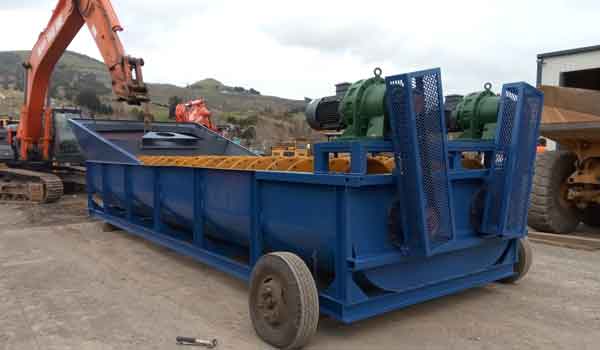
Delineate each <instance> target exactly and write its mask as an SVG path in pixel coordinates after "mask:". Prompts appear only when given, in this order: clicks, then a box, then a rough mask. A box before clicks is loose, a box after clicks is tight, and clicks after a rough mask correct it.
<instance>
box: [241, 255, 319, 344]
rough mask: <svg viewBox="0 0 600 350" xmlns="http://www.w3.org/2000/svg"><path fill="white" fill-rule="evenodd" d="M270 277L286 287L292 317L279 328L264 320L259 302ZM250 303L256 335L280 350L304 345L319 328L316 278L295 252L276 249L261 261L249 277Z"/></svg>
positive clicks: (287, 306) (287, 308) (287, 305)
mask: <svg viewBox="0 0 600 350" xmlns="http://www.w3.org/2000/svg"><path fill="white" fill-rule="evenodd" d="M267 276H273V277H275V278H278V279H280V280H281V282H283V283H282V285H283V286H284V287H285V288H286V289H285V294H284V295H285V296H286V301H288V302H286V303H285V307H286V311H287V313H288V315H291V317H289V318H288V319H287V320H285V321H284V322H283V323H282V324H281V325H279V326H277V327H273V326H271V325H269V324H268V323H267V322H266V321H264V319H263V318H262V317H261V314H260V311H259V310H258V305H257V304H258V293H259V290H260V285H261V283H262V281H263V279H264V278H266V277H267ZM248 305H249V308H250V318H251V320H252V325H253V327H254V330H255V331H256V334H257V335H258V336H259V337H260V338H261V339H263V340H264V341H265V342H266V343H268V344H270V345H272V346H274V347H277V348H279V349H286V350H287V349H299V348H302V347H303V346H304V345H306V344H307V343H308V342H309V341H310V339H311V338H312V336H313V335H314V334H315V332H316V330H317V324H318V323H319V293H318V292H317V287H316V284H315V280H314V279H313V277H312V275H311V273H310V270H309V269H308V267H307V266H306V264H305V263H304V261H302V259H300V257H298V256H297V255H295V254H293V253H289V252H275V253H270V254H266V255H263V256H262V257H261V258H260V259H259V260H258V262H257V263H256V265H255V266H254V269H253V270H252V275H251V276H250V294H249V297H248Z"/></svg>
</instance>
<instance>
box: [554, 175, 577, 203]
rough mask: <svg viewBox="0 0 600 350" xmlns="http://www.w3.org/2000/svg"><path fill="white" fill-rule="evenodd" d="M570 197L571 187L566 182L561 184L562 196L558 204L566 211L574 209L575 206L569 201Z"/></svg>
mask: <svg viewBox="0 0 600 350" xmlns="http://www.w3.org/2000/svg"><path fill="white" fill-rule="evenodd" d="M568 196H569V185H568V184H567V183H566V182H564V181H563V182H562V183H561V184H560V196H559V197H558V204H559V205H560V206H561V207H562V208H565V209H570V208H573V207H574V206H575V205H574V203H573V202H571V201H570V200H569V199H568Z"/></svg>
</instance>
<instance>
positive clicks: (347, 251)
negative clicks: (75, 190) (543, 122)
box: [87, 70, 540, 322]
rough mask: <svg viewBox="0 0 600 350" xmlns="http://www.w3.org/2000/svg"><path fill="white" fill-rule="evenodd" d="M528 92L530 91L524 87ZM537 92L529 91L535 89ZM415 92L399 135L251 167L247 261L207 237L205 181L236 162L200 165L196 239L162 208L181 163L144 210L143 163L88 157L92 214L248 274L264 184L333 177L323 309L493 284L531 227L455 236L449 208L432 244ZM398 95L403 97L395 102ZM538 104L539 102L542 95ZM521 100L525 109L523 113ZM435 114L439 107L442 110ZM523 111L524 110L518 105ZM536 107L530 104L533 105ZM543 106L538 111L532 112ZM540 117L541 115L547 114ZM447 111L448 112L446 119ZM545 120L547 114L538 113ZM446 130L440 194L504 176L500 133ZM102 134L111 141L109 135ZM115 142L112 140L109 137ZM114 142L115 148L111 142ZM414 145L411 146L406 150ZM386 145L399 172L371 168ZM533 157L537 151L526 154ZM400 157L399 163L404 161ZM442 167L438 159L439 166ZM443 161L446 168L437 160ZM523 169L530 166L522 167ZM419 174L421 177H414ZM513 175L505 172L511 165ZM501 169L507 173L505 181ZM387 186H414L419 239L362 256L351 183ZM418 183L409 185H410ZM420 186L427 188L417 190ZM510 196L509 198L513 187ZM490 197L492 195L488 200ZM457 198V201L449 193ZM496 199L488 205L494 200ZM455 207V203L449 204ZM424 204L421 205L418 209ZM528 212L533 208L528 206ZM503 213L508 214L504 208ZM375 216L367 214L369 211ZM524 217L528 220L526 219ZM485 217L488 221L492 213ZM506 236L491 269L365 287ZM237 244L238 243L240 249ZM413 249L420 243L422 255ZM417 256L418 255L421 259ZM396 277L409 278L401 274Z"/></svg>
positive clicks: (371, 306) (410, 211) (259, 251)
mask: <svg viewBox="0 0 600 350" xmlns="http://www.w3.org/2000/svg"><path fill="white" fill-rule="evenodd" d="M432 74H433V75H434V76H437V78H438V79H439V74H440V73H439V70H429V71H424V72H417V73H411V74H409V75H403V76H396V77H390V78H388V79H387V82H388V88H389V87H390V84H392V85H393V84H397V83H396V82H398V81H402V80H403V79H407V80H406V81H407V82H409V81H410V79H413V78H414V77H419V76H423V75H432ZM437 84H439V85H438V94H439V95H440V96H441V82H440V81H438V82H437ZM517 86H519V87H522V88H524V89H528V86H525V85H523V84H517ZM524 91H525V90H524ZM530 95H531V91H530ZM533 95H534V96H533V98H534V99H536V100H535V101H536V103H539V102H540V99H539V98H540V96H538V95H535V94H533ZM405 96H413V92H411V91H410V89H409V91H408V95H405ZM433 98H437V99H438V100H437V102H436V104H437V106H438V108H439V106H441V100H440V99H439V96H434V97H433ZM407 101H410V102H408V105H402V106H401V107H402V108H406V109H405V110H400V109H398V108H397V107H398V106H393V107H394V110H395V112H394V113H391V115H390V120H391V121H392V129H393V135H394V137H393V140H392V141H391V142H390V141H370V142H367V141H363V142H332V143H324V144H319V145H316V147H315V172H314V173H280V172H268V171H264V172H260V171H258V172H251V173H247V174H248V176H251V179H252V181H251V185H250V186H251V191H250V193H251V194H250V198H251V199H250V200H251V203H252V205H251V225H250V232H249V242H250V244H249V247H247V256H248V260H247V261H239V260H235V259H232V258H230V257H229V256H230V250H232V249H234V247H229V246H226V245H219V244H215V243H214V242H210V244H209V242H208V241H207V239H206V237H205V232H204V229H205V223H204V220H205V215H204V211H205V210H206V201H207V198H206V195H205V194H206V187H205V183H206V181H205V178H206V176H208V175H207V174H208V173H209V172H215V171H217V172H219V171H222V172H231V171H232V170H215V169H202V168H194V169H191V171H193V192H194V195H193V203H192V205H193V214H194V218H195V220H194V222H193V228H192V231H193V232H191V237H192V238H191V240H189V239H188V240H184V239H182V237H183V236H184V234H185V233H183V232H177V231H175V230H173V229H172V228H170V227H167V225H165V224H164V223H163V217H162V215H161V210H162V196H163V195H164V193H165V191H167V190H168V189H169V187H170V186H176V185H177V184H172V183H163V182H162V181H161V175H162V174H163V172H166V171H169V170H173V168H170V167H154V168H153V169H152V171H153V175H152V176H153V181H152V183H153V188H152V193H153V196H154V197H153V207H152V215H151V217H147V216H141V215H139V214H136V213H135V212H134V210H133V208H134V203H133V198H132V197H133V196H131V193H132V186H133V183H134V181H135V179H134V177H133V175H132V173H133V170H135V168H136V167H142V166H141V165H139V164H136V162H131V163H128V162H114V161H106V162H104V161H101V160H90V161H88V163H87V164H88V172H87V176H88V208H89V212H90V214H91V215H92V216H95V217H98V218H100V219H102V220H104V221H107V222H109V223H111V224H113V225H115V226H117V227H120V228H122V229H124V230H126V231H128V232H130V233H132V234H135V235H138V236H141V237H143V238H145V239H148V240H150V241H152V242H154V243H157V244H159V245H162V246H165V247H167V248H170V249H173V250H175V251H177V252H179V253H182V254H184V255H187V256H190V257H192V258H194V259H195V260H198V261H200V262H203V263H205V264H207V265H210V266H213V267H215V268H217V269H219V270H221V271H224V272H226V273H229V274H231V275H233V276H235V277H237V278H240V279H243V280H248V279H249V277H250V273H251V271H252V267H253V266H254V265H255V264H256V262H257V261H258V259H259V258H260V257H261V255H263V254H264V253H265V245H264V237H263V234H264V233H263V232H262V228H261V227H262V222H261V220H262V219H261V213H262V211H263V208H262V207H261V206H262V205H263V203H261V200H260V199H259V197H260V194H261V193H262V191H263V187H265V186H267V185H270V184H272V183H282V184H285V185H287V184H289V185H290V186H291V185H294V184H308V185H318V186H327V187H328V188H334V189H335V198H336V200H335V203H336V205H335V216H336V228H335V249H334V254H333V255H334V259H333V260H334V272H335V276H334V279H333V281H332V282H331V283H330V284H329V285H328V286H327V287H326V288H322V289H320V290H319V293H320V308H321V312H322V313H323V314H327V315H329V316H332V317H334V318H336V319H338V320H340V321H343V322H354V321H357V320H360V319H364V318H367V317H371V316H374V315H378V314H381V313H384V312H387V311H391V310H394V309H398V308H401V307H404V306H409V305H412V304H415V303H419V302H422V301H426V300H429V299H433V298H437V297H440V296H444V295H447V294H451V293H455V292H458V291H461V290H465V289H468V288H472V287H476V286H481V285H485V284H487V283H490V282H493V281H496V280H499V279H502V278H505V277H508V276H511V275H512V274H513V273H514V272H513V264H514V261H515V259H516V257H515V254H516V247H517V239H516V238H517V237H521V236H523V235H524V234H526V230H525V229H524V228H522V227H521V228H519V227H516V226H515V231H514V232H517V233H518V234H511V236H510V237H507V236H504V237H503V235H502V234H496V235H492V234H486V232H482V234H481V235H480V236H479V237H472V238H470V239H462V240H457V239H456V236H455V233H458V232H459V231H458V229H457V228H456V223H455V222H454V218H453V217H451V219H452V220H451V221H450V222H449V223H448V224H449V225H450V226H449V228H448V229H449V230H450V232H451V233H452V234H451V235H450V237H449V239H448V240H447V241H445V242H444V244H441V245H438V246H435V247H433V246H429V243H430V242H429V241H428V239H431V236H429V235H428V233H427V232H425V231H426V230H427V229H428V227H427V223H426V221H425V217H424V214H423V212H424V211H425V210H426V209H425V207H424V205H425V204H423V203H424V201H425V199H424V197H423V193H422V188H423V183H422V180H421V178H422V175H421V174H420V173H419V172H417V173H416V174H409V172H407V171H406V169H407V168H403V166H404V167H410V166H414V167H416V168H418V169H421V165H420V164H421V162H422V161H423V158H422V157H423V155H422V154H423V153H420V152H423V150H422V149H419V148H418V146H417V145H418V134H417V133H416V131H417V125H416V124H415V121H416V120H417V118H419V117H418V114H417V113H416V108H415V105H414V103H413V102H414V101H415V100H413V99H412V98H409V99H408V100H407ZM396 102H397V101H396ZM388 103H392V104H393V103H394V100H393V99H392V98H390V97H389V96H388ZM534 105H535V103H534ZM536 106H537V105H535V106H533V109H535V108H537V107H536ZM522 109H523V108H521V110H519V111H520V112H519V113H522ZM398 113H405V115H404V116H400V115H398ZM436 113H437V112H436ZM519 113H517V114H518V115H517V116H516V118H517V119H519V118H520V114H519ZM528 113H530V114H531V113H532V112H531V111H528ZM534 114H535V113H534ZM436 115H437V117H439V118H442V115H441V114H439V115H438V114H436ZM536 118H538V119H539V116H537V117H536ZM440 120H442V119H440ZM538 124H539V122H538ZM439 127H440V130H442V131H443V135H437V137H438V140H437V141H435V142H441V145H440V147H442V149H443V152H444V160H443V163H444V168H443V169H442V170H443V178H442V180H443V181H445V182H446V183H447V187H446V189H447V191H448V192H447V193H442V194H441V195H444V196H448V198H449V199H452V197H453V196H452V192H451V184H452V182H453V181H469V180H477V181H481V182H488V181H489V183H490V185H492V186H493V185H494V184H497V182H496V181H499V180H498V176H499V175H498V173H497V172H495V171H496V169H494V167H493V165H492V164H490V160H491V159H495V158H494V157H495V156H496V154H497V152H498V150H499V149H500V147H499V146H498V144H497V143H494V142H457V141H451V142H448V141H447V140H446V136H445V130H444V126H443V125H440V126H439ZM531 136H536V133H535V132H532V133H530V134H529V136H528V137H524V138H520V139H519V140H518V142H522V143H521V145H525V144H524V143H523V142H531V140H530V137H531ZM104 142H108V141H106V140H104ZM109 143H110V142H109ZM525 146H527V147H528V148H533V149H535V143H533V144H531V143H527V144H526V145H525ZM113 149H114V148H113ZM407 150H408V151H407ZM381 152H393V153H394V155H395V158H396V164H397V168H396V170H395V171H394V174H393V175H389V174H384V175H367V171H366V169H367V166H366V159H367V155H368V154H369V153H381ZM463 152H480V153H483V154H485V159H486V163H487V166H486V167H485V168H484V169H480V170H472V169H468V170H467V169H463V168H462V165H461V158H462V153H463ZM331 153H350V154H351V172H350V173H349V174H332V173H329V172H328V168H327V167H328V162H327V159H328V157H329V154H331ZM527 159H529V160H531V158H530V157H529V156H528V157H527ZM398 164H400V166H398ZM115 168H122V169H123V172H122V174H123V179H122V181H123V184H124V193H125V194H126V195H125V205H124V208H125V209H124V210H117V209H115V208H113V207H111V196H112V194H111V192H110V189H111V183H110V181H109V178H108V176H107V174H108V173H109V170H111V169H115ZM436 169H438V168H436ZM438 170H439V169H438ZM520 170H523V169H520ZM98 173H100V174H102V192H101V193H98V192H99V190H98V189H97V188H94V185H93V183H94V181H93V177H94V176H95V175H97V174H98ZM415 176H416V177H415ZM503 176H506V173H504V174H503ZM526 176H529V180H528V182H527V184H526V185H529V186H530V185H531V181H530V178H531V173H528V174H526ZM503 179H504V178H501V179H500V180H503ZM380 186H386V188H387V187H390V188H397V189H398V191H399V193H401V194H402V195H406V194H407V193H409V192H407V191H409V190H411V191H416V193H415V192H413V193H412V194H409V195H406V198H409V200H411V199H414V202H413V204H415V207H412V208H410V207H409V208H404V210H405V212H404V213H403V215H402V216H401V224H402V227H403V228H404V229H405V230H406V232H411V233H412V236H415V237H416V238H414V237H411V239H413V238H414V239H417V240H420V242H417V243H416V244H414V245H412V246H411V245H409V246H406V247H401V249H399V250H398V252H400V253H398V252H390V253H386V254H378V255H359V254H357V253H356V252H354V251H353V247H352V245H351V237H350V228H349V227H347V222H348V219H349V218H348V216H347V215H349V214H348V208H347V207H346V205H347V201H346V196H347V194H348V191H349V190H352V189H361V188H362V189H373V188H377V187H380ZM407 187H410V188H407ZM419 192H421V193H419ZM97 195H101V196H102V201H101V202H99V201H98V200H97V198H96V196H97ZM504 197H507V195H506V193H505V194H504ZM488 203H489V200H488ZM449 205H450V206H452V203H451V202H449ZM488 205H489V204H488ZM448 210H449V211H450V213H452V212H453V211H454V210H455V209H453V208H449V209H448ZM485 210H486V213H487V212H488V211H489V210H490V209H489V208H488V207H486V208H485ZM419 211H420V212H419ZM522 214H523V215H525V214H526V213H525V212H524V213H522ZM407 215H416V216H417V217H418V218H419V220H420V221H419V222H417V225H420V228H415V227H414V226H412V227H411V225H414V221H411V220H412V219H411V220H409V219H408V218H407ZM503 215H505V216H507V215H508V214H507V213H506V212H504V214H503ZM367 220H368V219H367ZM520 222H521V223H523V224H524V222H523V221H520ZM484 223H485V222H484ZM503 240H505V241H506V240H508V241H509V242H510V243H509V248H510V249H508V250H507V251H506V253H505V255H504V256H503V258H502V261H501V262H500V263H498V264H495V265H493V266H489V267H487V268H485V269H483V270H480V271H476V272H472V273H469V274H466V275H464V276H460V277H455V276H454V277H451V276H450V277H449V276H445V277H444V278H441V279H436V280H430V281H428V282H427V283H426V284H423V285H421V286H419V287H417V288H411V289H408V290H402V291H397V292H386V293H383V294H378V295H367V294H365V292H364V291H363V290H361V288H359V287H358V285H357V283H356V281H355V277H354V276H355V275H356V274H358V273H362V272H367V271H371V270H374V269H379V268H382V267H386V266H392V265H395V264H401V263H407V262H411V261H415V256H416V257H417V259H421V260H423V261H426V260H429V259H438V258H440V257H441V256H442V255H444V254H446V255H448V254H453V253H456V256H455V258H454V260H452V263H453V264H457V265H460V264H462V263H463V262H462V261H461V254H463V253H462V251H463V250H464V249H466V248H473V247H477V246H479V245H482V244H485V242H492V243H493V242H500V241H503ZM235 249H237V248H235ZM415 251H416V252H417V253H416V254H415ZM421 260H419V261H421ZM436 268H437V269H445V268H446V267H445V266H443V265H440V266H437V267H436ZM397 278H402V277H401V276H398V277H397Z"/></svg>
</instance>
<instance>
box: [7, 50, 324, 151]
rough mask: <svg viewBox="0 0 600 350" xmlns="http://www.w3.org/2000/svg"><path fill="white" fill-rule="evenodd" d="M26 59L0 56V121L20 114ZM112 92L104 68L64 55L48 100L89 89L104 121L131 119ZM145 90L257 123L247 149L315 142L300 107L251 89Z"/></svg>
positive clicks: (17, 54) (207, 85) (161, 113)
mask: <svg viewBox="0 0 600 350" xmlns="http://www.w3.org/2000/svg"><path fill="white" fill-rule="evenodd" d="M28 56H29V52H28V51H4V52H0V115H1V114H15V113H18V109H19V108H15V106H20V104H21V101H22V96H23V95H22V90H23V84H24V81H23V68H22V66H21V63H22V62H23V61H25V60H26V59H27V57H28ZM110 86H111V84H110V76H109V74H108V72H107V69H106V66H105V65H104V63H103V62H100V61H98V60H96V59H94V58H91V57H88V56H85V55H82V54H78V53H75V52H70V51H68V52H66V53H65V54H64V55H63V57H62V58H61V59H60V61H59V63H58V65H57V67H56V68H55V71H54V74H53V76H52V83H51V89H50V94H51V97H52V98H53V101H54V103H55V104H70V105H76V104H77V103H76V101H77V100H78V99H77V96H78V94H80V92H81V91H82V90H90V89H91V90H93V91H94V92H95V94H96V95H97V96H98V98H99V100H100V101H101V102H102V103H103V104H105V105H106V106H112V108H111V109H112V111H111V112H110V113H109V114H107V115H105V116H104V117H115V118H128V117H130V118H133V117H135V113H132V111H131V108H130V107H127V106H121V105H119V106H117V105H116V104H115V103H112V100H113V96H112V91H111V89H110ZM148 87H149V91H150V96H151V99H152V101H153V102H156V103H159V104H168V102H169V98H171V97H173V96H177V97H179V98H181V99H182V100H183V101H187V100H192V99H195V98H197V97H203V98H204V99H205V100H206V101H207V104H208V107H209V109H210V110H211V111H212V112H213V115H214V119H215V121H216V122H217V123H225V122H232V121H236V120H243V119H246V118H249V117H252V118H254V119H256V120H257V121H258V122H257V125H256V129H257V132H256V135H257V137H256V139H255V140H253V141H252V142H251V144H252V145H253V146H257V147H259V148H266V147H268V144H272V143H277V142H281V141H288V140H290V139H293V138H309V139H311V138H318V137H319V135H318V134H317V133H314V132H312V131H311V130H310V128H308V127H307V126H306V125H305V122H304V120H303V115H302V112H303V111H304V107H305V102H304V101H299V100H289V99H284V98H279V97H275V96H263V95H261V94H260V92H258V91H256V90H254V89H253V88H252V87H240V86H227V85H224V84H222V83H221V82H219V81H218V80H216V79H213V78H208V79H204V80H200V81H197V82H196V83H194V84H191V85H189V86H186V87H182V86H176V85H173V84H169V83H155V84H153V83H148ZM2 96H5V97H6V96H10V98H4V99H3V98H2ZM15 101H17V102H15ZM151 112H152V113H153V114H154V116H155V118H156V119H158V120H167V118H168V109H167V108H164V107H159V106H157V105H153V106H151ZM96 113H98V112H96ZM259 138H260V139H259Z"/></svg>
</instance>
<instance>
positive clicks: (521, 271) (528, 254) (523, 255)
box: [500, 237, 533, 283]
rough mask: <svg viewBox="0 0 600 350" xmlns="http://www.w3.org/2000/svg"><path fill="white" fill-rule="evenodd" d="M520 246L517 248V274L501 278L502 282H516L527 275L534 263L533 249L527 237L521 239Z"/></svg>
mask: <svg viewBox="0 0 600 350" xmlns="http://www.w3.org/2000/svg"><path fill="white" fill-rule="evenodd" d="M518 244H519V248H518V250H517V255H518V256H517V258H518V261H517V262H516V263H515V274H514V275H512V276H510V277H507V278H504V279H502V280H500V282H502V283H515V282H517V281H519V280H520V279H522V278H523V277H525V275H526V274H527V272H529V269H530V268H531V264H532V263H533V250H532V249H531V244H530V243H529V240H528V239H527V238H526V237H525V238H521V239H519V243H518Z"/></svg>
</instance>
